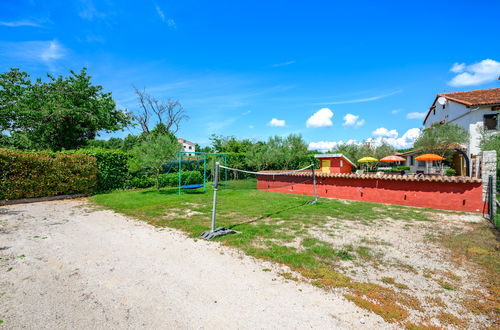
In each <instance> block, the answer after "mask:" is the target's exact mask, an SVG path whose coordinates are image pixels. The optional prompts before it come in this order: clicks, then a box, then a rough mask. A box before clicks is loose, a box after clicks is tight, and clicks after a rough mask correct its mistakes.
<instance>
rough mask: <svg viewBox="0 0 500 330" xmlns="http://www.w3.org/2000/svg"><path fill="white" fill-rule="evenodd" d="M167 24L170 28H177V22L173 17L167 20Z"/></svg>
mask: <svg viewBox="0 0 500 330" xmlns="http://www.w3.org/2000/svg"><path fill="white" fill-rule="evenodd" d="M167 25H168V27H169V28H172V29H176V28H177V24H176V23H175V21H174V19H173V18H169V19H168V20H167Z"/></svg>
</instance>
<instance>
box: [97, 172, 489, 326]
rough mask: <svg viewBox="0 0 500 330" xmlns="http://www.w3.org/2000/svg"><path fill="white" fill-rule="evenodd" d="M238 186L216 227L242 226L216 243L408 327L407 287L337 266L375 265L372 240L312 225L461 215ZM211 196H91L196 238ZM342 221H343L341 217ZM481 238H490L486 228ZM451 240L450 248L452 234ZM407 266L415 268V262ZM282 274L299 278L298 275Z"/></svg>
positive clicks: (166, 192) (225, 192)
mask: <svg viewBox="0 0 500 330" xmlns="http://www.w3.org/2000/svg"><path fill="white" fill-rule="evenodd" d="M238 185H239V186H236V185H235V183H234V182H229V184H228V186H227V187H229V188H240V189H222V190H219V192H218V203H217V223H216V226H217V227H219V226H223V227H226V228H231V229H233V230H235V231H237V234H235V235H227V236H223V237H219V238H217V240H218V241H220V242H221V243H223V244H225V245H229V246H232V247H236V248H238V249H240V250H242V251H244V252H245V253H246V254H248V255H251V256H254V257H257V258H262V259H265V260H269V261H273V262H277V263H281V264H285V265H288V266H289V267H290V268H291V269H292V270H294V271H296V272H297V273H299V274H300V275H301V276H302V278H305V279H308V281H310V282H311V283H312V284H314V285H317V286H319V287H324V288H330V289H333V288H341V289H342V290H346V292H347V293H345V296H346V298H347V299H349V300H351V301H353V302H354V303H355V304H357V305H358V306H360V307H362V308H365V309H368V310H371V311H373V312H375V313H377V314H379V315H380V316H382V317H383V318H384V319H385V320H386V321H390V322H400V323H401V324H403V322H405V320H406V319H407V318H408V316H409V315H410V314H409V312H408V310H416V311H420V310H422V306H421V305H420V302H419V300H418V299H416V298H414V297H413V296H411V295H410V294H408V293H407V292H405V291H404V290H399V289H393V288H392V287H390V286H383V285H380V284H373V283H366V282H357V281H354V280H353V279H351V278H350V277H348V276H347V275H346V274H345V272H344V273H342V272H341V271H339V269H340V268H339V264H341V263H342V262H343V261H347V260H349V261H359V262H360V263H368V262H376V261H377V260H376V258H377V255H376V254H374V253H372V251H371V249H370V247H368V245H367V244H368V242H367V244H365V245H359V246H353V245H346V246H341V247H337V248H335V247H333V246H332V244H329V243H328V242H327V241H324V240H321V239H319V238H318V237H317V236H313V235H311V234H310V233H311V230H316V231H318V230H320V231H321V230H323V229H324V231H325V234H326V235H338V234H339V233H340V235H341V232H342V231H341V230H337V228H336V227H334V226H339V228H340V227H344V228H348V227H349V226H350V224H351V225H353V224H356V225H357V226H360V225H361V226H367V227H369V228H373V230H378V229H379V227H380V226H381V224H382V223H384V221H385V222H387V221H398V222H401V223H404V225H407V226H409V227H411V226H413V225H414V224H415V223H416V222H417V223H418V222H422V221H424V222H427V223H428V222H430V221H434V220H433V219H435V217H434V216H435V215H436V214H447V215H449V216H452V215H453V214H457V213H454V212H447V211H437V210H431V209H421V208H411V207H405V206H397V205H386V204H376V203H367V202H354V201H353V202H349V201H342V200H334V199H323V198H321V199H319V202H318V203H317V204H312V205H310V204H306V202H308V201H310V200H312V197H311V196H302V195H291V194H283V193H273V192H266V191H259V190H256V189H247V188H250V187H255V182H253V183H252V182H248V181H247V182H244V180H242V182H239V183H238ZM212 197H213V192H212V191H211V189H208V191H207V192H206V193H203V192H202V189H200V190H199V191H189V190H187V191H183V193H182V195H181V196H178V195H177V189H176V188H168V189H162V190H161V191H160V192H157V191H155V190H153V189H147V190H134V191H119V192H113V193H109V194H102V195H96V196H94V197H92V201H93V202H94V203H96V204H98V205H102V206H105V207H107V208H109V209H112V210H114V211H117V212H119V213H122V214H125V215H128V216H132V217H135V218H138V219H141V220H145V221H147V222H149V223H150V224H152V225H155V226H165V227H171V228H176V229H180V230H182V231H184V232H185V233H187V234H188V235H189V236H191V237H193V238H196V237H199V235H200V234H201V233H202V232H204V231H205V230H208V229H210V222H211V218H210V216H211V211H212ZM339 219H340V221H341V224H339V222H336V221H335V220H339ZM332 226H333V227H332ZM363 228H364V227H363ZM381 230H383V229H381ZM481 235H485V234H484V232H483V231H481ZM457 237H458V236H457ZM446 239H447V240H448V244H449V245H452V243H449V241H450V240H451V238H450V237H446ZM460 239H461V240H463V238H462V237H461V238H460ZM451 242H455V241H453V240H451ZM493 242H494V240H493ZM488 244H490V243H488ZM491 244H494V243H491ZM491 244H490V245H491ZM460 246H462V245H461V244H460ZM484 248H487V249H489V247H484ZM457 249H459V247H458V245H457ZM488 251H489V250H488ZM464 253H465V252H464ZM488 253H489V252H488ZM408 267H410V268H409V269H410V270H411V266H408ZM282 275H283V276H284V277H285V278H289V279H295V280H297V278H295V277H294V276H293V275H292V274H282ZM384 283H385V282H384ZM401 287H402V286H401Z"/></svg>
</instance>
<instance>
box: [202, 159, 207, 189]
mask: <svg viewBox="0 0 500 330" xmlns="http://www.w3.org/2000/svg"><path fill="white" fill-rule="evenodd" d="M206 191H207V154H203V192H206Z"/></svg>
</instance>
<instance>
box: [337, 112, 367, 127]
mask: <svg viewBox="0 0 500 330" xmlns="http://www.w3.org/2000/svg"><path fill="white" fill-rule="evenodd" d="M364 123H365V120H364V119H359V116H356V115H353V114H352V113H348V114H347V115H345V116H344V123H343V124H342V126H346V127H352V128H358V127H360V126H362V125H363V124H364Z"/></svg>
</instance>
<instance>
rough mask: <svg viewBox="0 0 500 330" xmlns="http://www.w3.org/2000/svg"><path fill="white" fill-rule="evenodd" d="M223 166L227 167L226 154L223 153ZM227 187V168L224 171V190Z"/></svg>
mask: <svg viewBox="0 0 500 330" xmlns="http://www.w3.org/2000/svg"><path fill="white" fill-rule="evenodd" d="M224 166H226V167H227V154H226V153H224ZM226 187H227V168H225V169H224V189H225V188H226Z"/></svg>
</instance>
